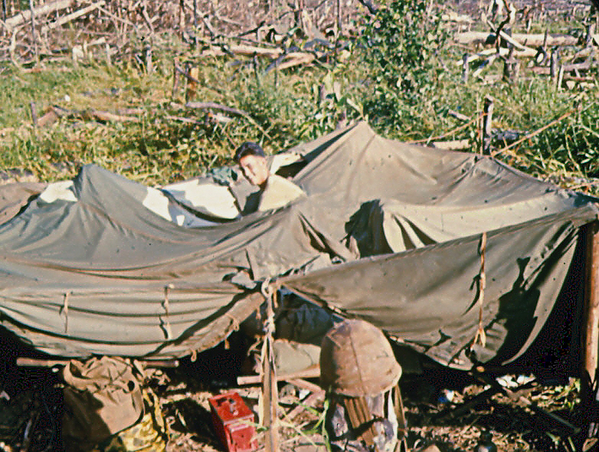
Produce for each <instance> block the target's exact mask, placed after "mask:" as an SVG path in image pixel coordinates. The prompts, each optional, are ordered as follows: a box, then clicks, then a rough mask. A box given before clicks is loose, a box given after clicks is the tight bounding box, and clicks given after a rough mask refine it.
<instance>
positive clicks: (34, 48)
mask: <svg viewBox="0 0 599 452" xmlns="http://www.w3.org/2000/svg"><path fill="white" fill-rule="evenodd" d="M29 10H30V11H31V40H32V41H33V52H34V54H35V62H36V63H38V62H39V57H38V52H37V38H36V36H35V14H34V12H33V0H29Z"/></svg>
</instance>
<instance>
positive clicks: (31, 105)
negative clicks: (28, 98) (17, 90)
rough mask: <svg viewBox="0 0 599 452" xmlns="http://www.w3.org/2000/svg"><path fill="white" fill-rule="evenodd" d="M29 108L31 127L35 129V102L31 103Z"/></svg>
mask: <svg viewBox="0 0 599 452" xmlns="http://www.w3.org/2000/svg"><path fill="white" fill-rule="evenodd" d="M29 107H30V108H31V120H32V121H33V127H34V128H35V127H37V111H36V109H35V102H31V103H30V104H29Z"/></svg>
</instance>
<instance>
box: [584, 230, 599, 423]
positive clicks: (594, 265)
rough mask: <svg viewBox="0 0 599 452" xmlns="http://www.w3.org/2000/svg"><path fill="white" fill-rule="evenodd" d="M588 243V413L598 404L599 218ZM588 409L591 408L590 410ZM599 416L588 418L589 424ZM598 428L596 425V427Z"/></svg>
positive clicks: (586, 302)
mask: <svg viewBox="0 0 599 452" xmlns="http://www.w3.org/2000/svg"><path fill="white" fill-rule="evenodd" d="M584 235H585V243H586V272H585V290H584V309H583V324H582V335H583V336H582V352H583V356H582V369H581V374H582V378H581V388H580V390H581V394H580V398H581V403H582V406H583V407H584V410H583V411H584V412H586V413H593V412H594V411H595V410H591V409H590V408H591V407H592V406H593V405H594V404H596V400H595V399H596V394H595V391H596V388H597V364H598V354H599V221H594V222H592V223H589V224H587V225H586V226H585V227H584ZM587 408H588V409H587ZM598 422H599V419H588V423H589V427H590V428H592V427H593V425H596V424H597V423H598ZM593 429H594V428H593Z"/></svg>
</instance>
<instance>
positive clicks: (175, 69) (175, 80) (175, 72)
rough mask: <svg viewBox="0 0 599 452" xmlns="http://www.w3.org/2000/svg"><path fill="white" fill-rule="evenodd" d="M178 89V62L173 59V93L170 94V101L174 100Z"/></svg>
mask: <svg viewBox="0 0 599 452" xmlns="http://www.w3.org/2000/svg"><path fill="white" fill-rule="evenodd" d="M178 88H179V60H177V58H175V61H174V62H173V91H172V93H171V99H172V100H175V97H176V96H177V89H178Z"/></svg>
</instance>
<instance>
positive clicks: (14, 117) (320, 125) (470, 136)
mask: <svg viewBox="0 0 599 452" xmlns="http://www.w3.org/2000/svg"><path fill="white" fill-rule="evenodd" d="M433 8H434V5H433V4H431V3H430V2H428V1H425V0H395V1H392V2H390V3H388V4H387V5H386V6H384V7H382V8H381V9H380V10H379V12H378V13H377V15H376V16H374V17H372V18H363V19H362V21H361V23H359V24H357V27H358V28H359V29H361V30H362V32H361V34H359V35H358V36H357V37H356V38H355V39H352V40H349V41H347V45H346V47H345V48H344V49H343V52H342V53H339V54H338V55H337V58H336V59H331V60H328V61H322V62H318V64H315V65H312V66H307V67H299V68H294V69H290V70H286V71H277V70H274V69H273V68H270V67H269V66H268V63H263V62H260V60H258V59H252V58H235V57H233V56H229V57H218V58H217V57H200V56H199V53H198V51H199V50H200V48H201V46H199V48H196V49H194V48H192V47H186V46H185V45H184V44H182V43H181V42H179V41H178V38H176V37H174V36H171V35H157V37H156V38H155V39H156V42H155V45H154V47H153V50H154V52H153V55H154V57H153V67H154V71H153V72H152V73H151V74H147V73H146V72H145V70H146V68H145V66H144V62H143V60H142V58H141V55H142V47H143V46H142V44H143V43H142V40H141V39H139V37H135V36H132V39H131V41H130V42H129V43H128V44H127V46H126V47H127V52H126V53H125V54H124V56H122V57H121V59H120V60H119V61H118V62H113V65H108V64H106V62H105V61H104V60H103V59H102V58H101V57H98V58H97V59H96V60H94V59H93V58H90V59H87V60H85V61H81V62H79V63H78V65H75V64H74V63H73V62H68V61H66V60H65V61H63V62H61V63H50V62H45V63H44V64H45V66H43V67H42V68H41V69H40V71H38V72H36V71H25V70H23V69H20V68H18V67H12V66H6V67H5V68H4V72H3V73H2V75H0V101H1V102H2V104H3V106H4V108H3V109H2V111H0V143H1V145H2V147H3V149H4V152H3V153H2V154H1V155H0V167H2V168H3V169H10V168H21V169H25V170H27V171H30V172H32V173H33V174H34V175H35V176H36V177H37V178H39V179H41V180H48V181H51V180H56V179H63V178H68V177H72V176H74V175H75V174H76V172H77V170H78V168H79V167H80V166H81V165H83V164H85V163H92V162H93V163H97V164H100V165H102V166H104V167H106V168H107V169H109V170H111V171H115V172H119V173H121V174H123V175H125V176H126V177H129V178H131V179H134V180H137V181H140V182H143V183H147V184H164V183H168V182H172V181H175V180H180V179H185V178H189V177H193V176H196V175H198V174H200V173H202V172H204V171H207V170H209V169H211V168H213V167H215V166H219V165H223V164H226V163H229V162H230V158H231V154H232V151H233V149H234V148H235V147H236V146H237V145H239V144H240V143H241V142H243V141H246V140H252V141H257V142H260V143H261V144H262V145H263V146H264V148H265V149H266V150H267V151H268V152H271V153H273V152H278V151H280V150H284V149H287V148H289V147H291V146H293V145H295V144H298V143H300V142H304V141H308V140H311V139H315V138H317V137H320V136H322V135H324V134H326V133H329V132H331V131H333V130H335V128H337V127H339V126H342V125H343V124H347V123H348V122H350V121H355V120H363V119H365V120H367V121H368V122H369V123H370V124H371V125H372V126H373V127H374V128H375V129H376V130H377V132H379V133H380V134H382V135H384V136H386V137H388V138H394V139H399V140H403V141H424V142H425V143H426V140H427V139H429V138H431V137H439V136H443V137H444V139H454V140H458V139H462V140H463V139H467V140H469V142H470V143H471V146H472V147H471V150H472V151H473V152H478V150H479V149H480V146H479V144H480V140H481V130H480V127H481V126H480V121H477V120H476V118H477V117H478V116H479V115H480V113H481V111H482V103H483V99H484V97H485V96H486V95H490V96H492V97H493V98H494V99H495V110H494V117H493V127H494V128H495V129H497V130H500V131H511V132H514V133H516V134H517V135H518V137H523V136H526V135H527V134H530V133H532V132H534V131H537V130H540V129H541V128H543V127H545V126H546V125H547V124H549V123H551V122H552V121H554V120H555V119H556V118H559V117H560V116H562V115H564V114H565V113H568V112H572V113H571V114H570V115H568V116H567V117H566V118H565V119H564V120H562V121H558V122H556V123H555V124H553V125H552V126H551V127H548V128H546V129H545V130H543V131H542V132H540V133H538V134H536V135H535V136H534V137H532V138H530V139H527V140H524V141H522V142H521V143H519V144H518V145H517V146H514V147H512V148H510V149H509V151H507V152H501V150H502V149H503V148H505V147H506V146H507V145H508V144H509V143H508V142H501V141H499V142H495V143H493V145H494V148H493V149H492V151H494V152H497V151H500V152H499V153H498V154H497V158H499V159H502V160H504V161H506V162H507V163H508V164H511V165H513V166H515V167H517V168H519V169H521V170H523V171H525V172H527V173H530V174H533V175H535V176H539V177H542V178H549V177H553V178H554V179H555V176H556V175H557V176H559V177H558V179H559V180H560V181H561V182H562V183H563V184H564V185H565V186H567V185H577V184H578V185H580V179H581V178H582V179H585V178H597V177H599V158H598V157H599V156H598V155H597V153H598V152H599V151H598V150H597V149H599V106H598V105H597V104H596V103H595V98H596V95H597V92H598V88H597V84H596V83H595V84H592V85H590V86H587V87H585V88H584V89H577V88H574V89H573V90H566V89H559V90H558V89H556V86H555V83H554V82H553V81H552V80H551V79H550V78H549V77H543V76H535V75H534V74H532V73H530V72H526V71H523V72H525V73H526V74H527V75H526V76H525V77H522V78H521V79H520V80H519V81H518V82H516V83H514V84H510V83H507V82H503V81H499V82H495V83H491V84H489V83H486V81H485V79H484V77H485V76H487V75H492V74H499V73H501V70H502V62H501V59H496V60H495V61H494V62H492V63H490V64H488V65H487V66H485V68H484V70H483V71H482V72H481V73H480V74H479V75H478V77H473V78H472V79H471V80H470V81H469V82H468V83H463V82H462V78H461V66H460V64H458V63H459V61H461V52H463V51H462V50H459V49H456V48H455V47H454V46H452V44H451V40H450V34H449V29H448V28H447V27H446V26H443V25H442V24H441V22H440V21H439V20H438V18H439V17H440V16H441V14H440V13H439V12H438V11H435V10H434V9H433ZM553 26H557V25H556V24H552V27H553ZM568 26H569V27H575V28H577V29H580V30H579V31H580V33H582V32H583V31H584V24H583V23H582V22H580V23H579V22H577V21H572V22H571V23H569V24H568ZM513 31H514V32H519V30H517V25H516V26H515V29H514V30H513ZM520 31H523V30H520ZM296 40H297V38H296V37H295V36H294V35H293V34H289V36H287V43H286V45H287V46H288V47H289V48H292V47H293V46H297V47H301V46H302V42H300V41H296ZM175 58H177V61H178V65H179V66H180V67H183V68H185V67H197V68H198V75H197V76H198V79H199V80H200V82H201V83H200V84H198V86H197V87H195V88H194V90H191V91H190V90H189V89H188V88H189V85H188V83H187V82H186V81H185V79H184V78H183V77H180V80H179V84H178V89H176V90H175V89H173V83H174V79H173V67H174V61H175ZM473 64H474V63H473ZM527 64H529V62H527V61H524V62H523V65H524V66H526V65H527ZM473 67H474V66H473ZM187 100H196V101H200V102H216V103H220V104H222V105H226V106H228V107H232V108H236V109H239V110H243V111H244V112H246V113H247V116H231V117H230V118H229V119H230V120H229V121H228V122H219V121H218V120H215V119H214V116H211V115H210V114H209V113H207V112H206V111H205V110H191V109H187V108H184V107H183V105H184V103H185V102H186V101H187ZM32 103H33V104H34V106H33V107H34V108H33V109H32ZM52 105H57V106H60V107H61V108H64V109H67V110H70V111H77V112H85V111H90V110H93V109H96V110H103V111H110V112H117V111H119V110H121V109H132V108H135V109H136V111H137V113H136V116H137V117H138V118H139V122H137V123H135V122H127V123H125V122H118V121H112V122H106V121H105V122H98V121H96V120H93V119H89V118H85V115H71V116H66V117H63V118H62V119H60V120H59V121H58V122H57V123H55V124H53V125H51V126H48V127H37V128H34V127H33V116H32V115H33V111H35V112H36V115H37V117H38V118H39V117H41V116H42V115H43V114H44V113H45V112H46V111H47V109H48V108H49V107H50V106H52ZM451 111H457V112H460V113H461V114H462V115H465V116H466V117H468V118H470V122H469V123H467V125H466V126H464V124H465V123H464V122H463V121H460V120H457V119H455V118H454V117H452V116H450V115H449V112H451ZM182 117H184V118H188V119H190V120H191V122H182V121H181V120H180V119H177V118H182ZM569 181H574V182H569ZM596 190H597V189H596V188H595V189H591V193H593V192H596Z"/></svg>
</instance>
